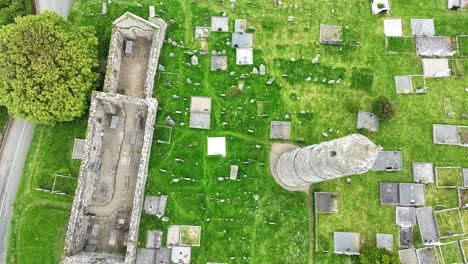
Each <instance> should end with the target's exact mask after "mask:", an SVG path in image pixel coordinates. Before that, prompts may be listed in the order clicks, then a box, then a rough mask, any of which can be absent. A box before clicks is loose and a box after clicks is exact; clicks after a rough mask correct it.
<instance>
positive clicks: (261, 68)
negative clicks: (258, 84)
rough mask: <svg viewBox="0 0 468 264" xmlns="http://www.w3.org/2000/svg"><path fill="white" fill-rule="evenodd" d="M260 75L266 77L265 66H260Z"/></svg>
mask: <svg viewBox="0 0 468 264" xmlns="http://www.w3.org/2000/svg"><path fill="white" fill-rule="evenodd" d="M259 73H260V75H265V74H266V67H265V65H264V64H261V65H260V68H259Z"/></svg>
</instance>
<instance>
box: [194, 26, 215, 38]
mask: <svg viewBox="0 0 468 264" xmlns="http://www.w3.org/2000/svg"><path fill="white" fill-rule="evenodd" d="M210 33H211V28H209V27H200V26H196V27H195V40H206V39H208V37H209V36H210Z"/></svg>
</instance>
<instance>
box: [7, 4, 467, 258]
mask: <svg viewBox="0 0 468 264" xmlns="http://www.w3.org/2000/svg"><path fill="white" fill-rule="evenodd" d="M137 3H140V4H142V5H143V7H141V8H139V7H137V5H136V4H137ZM150 4H151V5H155V6H156V7H155V8H156V10H164V12H165V13H164V14H161V16H162V18H164V19H166V20H167V21H168V20H171V19H173V20H174V21H175V24H173V25H170V26H169V27H168V32H167V37H168V38H171V39H172V40H175V41H177V42H178V43H180V42H181V41H183V42H184V44H185V47H186V49H181V48H179V47H173V46H171V45H167V44H166V45H164V47H163V50H162V52H161V58H160V64H161V65H164V66H165V68H166V73H165V74H158V77H157V78H156V81H155V89H154V95H155V97H156V98H157V99H158V101H159V107H160V108H161V110H160V111H159V112H158V117H157V124H158V125H166V124H165V122H164V119H165V117H167V116H171V117H172V118H173V119H174V121H175V122H176V123H177V124H178V125H177V126H175V127H174V128H173V131H172V140H171V144H170V145H168V144H157V143H154V144H153V147H152V155H151V163H150V168H149V175H148V182H147V186H146V191H145V192H146V193H147V194H151V195H160V194H166V195H168V196H169V198H168V203H167V208H166V215H167V216H168V217H169V218H170V220H169V221H168V222H162V221H161V220H159V219H157V218H156V217H153V216H149V215H146V214H143V215H142V220H141V225H140V237H139V245H140V246H144V244H145V240H146V231H147V230H152V229H159V230H162V231H164V232H165V234H166V233H167V228H168V227H169V226H170V225H173V224H180V225H198V226H201V227H202V236H201V246H200V247H194V248H193V249H192V261H193V262H194V263H206V262H208V261H214V262H226V263H231V262H236V263H237V262H238V263H312V262H313V263H320V264H328V263H330V264H334V263H358V258H357V257H348V256H340V255H335V254H333V253H332V252H333V232H334V231H347V232H360V233H361V240H362V241H363V242H364V243H371V244H373V243H375V234H376V233H387V234H394V241H395V245H394V248H395V250H396V249H397V248H398V247H397V242H398V241H397V226H396V225H395V208H394V207H392V206H382V205H380V201H379V183H380V182H412V180H413V179H412V176H411V162H413V161H419V162H433V163H435V164H446V165H447V166H456V167H466V166H468V163H467V161H466V158H465V157H466V156H467V155H468V148H462V147H457V146H447V145H435V144H433V143H432V124H434V123H447V124H457V125H468V120H466V118H465V119H463V118H462V117H460V115H456V116H454V117H452V118H447V117H445V115H444V106H443V98H450V99H451V100H452V101H454V102H464V100H465V101H466V93H465V92H464V88H465V87H466V83H467V77H466V76H464V77H462V78H445V79H428V80H426V83H427V86H428V87H429V88H430V89H429V90H428V93H427V94H424V95H408V96H397V95H396V94H395V88H394V76H395V75H405V74H422V67H421V60H420V59H419V58H417V57H416V56H415V54H414V53H413V52H411V53H409V54H386V49H385V37H384V34H383V19H384V18H401V19H402V20H403V31H404V35H405V36H409V35H410V34H411V29H410V19H411V18H425V17H434V18H435V27H436V32H437V34H438V35H455V34H460V33H463V30H464V29H465V28H468V13H466V12H449V11H447V10H446V1H444V0H435V1H430V2H427V1H426V2H421V1H419V0H406V1H403V0H394V1H392V9H393V12H392V13H391V14H389V15H384V16H372V15H371V14H370V10H369V4H368V1H366V0H351V1H346V2H345V1H308V2H307V3H306V2H304V1H298V5H299V7H298V8H297V9H296V8H294V7H292V8H289V3H288V7H287V8H284V7H280V8H274V7H273V5H272V1H270V0H259V1H237V3H236V7H235V9H231V8H230V7H229V5H230V3H229V1H224V2H218V1H214V0H213V1H195V0H193V1H192V0H166V1H165V2H164V3H163V4H161V3H160V2H158V1H156V2H155V1H145V0H142V1H136V0H128V1H124V0H114V1H112V4H109V5H108V13H107V16H106V17H100V16H90V15H89V14H97V13H98V12H100V10H101V1H97V0H93V1H85V0H76V1H74V4H73V7H72V12H71V14H70V16H69V20H70V21H72V22H73V23H76V24H79V25H91V26H94V27H95V28H96V30H97V32H98V36H99V38H100V44H99V54H100V58H101V59H104V60H105V59H107V53H108V46H109V39H110V35H111V29H112V28H111V25H112V21H113V20H114V19H116V18H117V17H119V16H120V15H122V14H123V12H125V11H130V12H133V13H135V14H137V15H140V16H142V17H144V18H146V17H147V16H148V6H149V5H150ZM285 4H286V3H285ZM332 10H333V13H332ZM223 11H226V12H228V14H229V15H230V17H231V18H232V19H234V18H246V19H248V21H247V23H248V26H254V27H256V29H257V30H256V31H255V32H254V43H255V44H254V46H255V49H254V56H255V57H254V64H255V66H256V67H257V68H258V66H259V65H260V64H261V63H264V64H265V65H266V67H267V75H265V76H260V75H254V74H251V71H252V67H251V66H243V67H238V66H236V65H235V51H234V50H233V49H231V48H230V46H228V45H227V44H226V42H227V41H230V34H228V33H218V32H213V33H212V34H211V37H210V39H209V40H208V49H209V50H210V51H211V50H223V49H225V50H226V51H227V54H228V58H229V61H228V64H229V66H228V70H227V71H225V72H210V71H209V64H210V56H199V62H200V65H198V66H191V67H185V66H184V63H185V62H190V55H188V54H187V51H191V50H196V49H199V48H200V44H199V43H198V42H195V41H193V36H194V32H193V28H194V27H195V26H209V25H210V19H205V13H208V17H209V16H211V15H220V14H221V13H222V12H223ZM288 16H294V18H295V19H294V22H290V23H288V22H287V17H288ZM232 19H231V28H233V26H234V25H233V24H234V23H233V21H232ZM321 23H322V24H333V25H340V26H343V27H345V30H344V39H343V42H344V43H343V45H342V46H327V45H321V44H319V30H318V29H319V24H321ZM465 33H466V32H465ZM357 44H358V45H357ZM403 47H404V48H409V44H408V43H404V45H403ZM170 53H173V54H174V57H170V56H169V54H170ZM316 54H320V55H321V56H320V59H319V63H318V64H313V63H312V62H311V59H312V58H314V57H315V56H316ZM291 58H295V62H292V61H291ZM462 64H463V66H464V67H466V65H468V63H467V61H466V60H463V61H462ZM230 72H234V74H233V75H230ZM167 73H175V75H171V74H167ZM241 74H244V75H245V78H244V79H243V82H244V88H243V90H242V91H239V90H235V92H233V90H232V89H231V88H232V87H233V86H234V87H235V86H238V85H239V81H240V80H239V77H240V75H241ZM283 76H285V77H283ZM271 77H274V78H275V82H274V83H273V84H272V85H266V81H267V80H268V79H269V78H271ZM309 77H310V80H309ZM315 78H317V79H316V80H315ZM187 79H190V80H191V81H192V84H188V83H187V82H186V80H187ZM324 79H325V80H324ZM338 79H339V80H340V82H339V83H337V82H336V81H337V80H338ZM330 80H334V81H335V83H329V81H330ZM166 82H171V84H172V86H170V87H169V86H165V85H164V84H165V83H166ZM195 83H198V84H199V85H198V86H197V85H195ZM174 95H177V96H174ZM192 95H197V96H211V97H212V99H213V101H212V116H211V129H210V130H208V131H205V130H194V129H190V128H188V125H187V124H188V123H189V117H190V113H189V112H188V109H189V107H190V96H192ZM381 95H385V96H388V97H390V98H391V99H392V100H393V101H394V102H395V105H396V107H397V115H396V117H395V119H393V120H391V121H385V122H381V123H380V125H379V132H378V133H373V134H370V135H369V137H370V139H371V140H372V141H374V142H375V143H376V144H378V145H381V146H382V147H383V148H384V149H385V150H397V149H401V150H402V152H403V167H404V170H403V171H401V172H391V173H387V172H369V173H367V174H365V175H361V176H355V177H352V183H347V182H346V179H337V180H334V181H329V182H323V183H320V184H317V185H313V186H311V192H314V191H333V192H337V193H338V194H339V204H340V206H339V207H340V213H337V214H330V215H327V214H321V215H319V216H318V219H317V222H318V228H317V249H318V252H316V251H315V242H316V241H315V232H314V231H315V230H314V228H313V223H314V222H315V219H314V218H313V217H310V218H309V214H308V212H309V211H310V210H313V208H312V207H311V206H312V205H313V201H311V199H308V197H307V195H306V194H302V193H291V192H287V191H285V190H283V189H282V188H281V187H279V186H278V185H277V184H276V183H275V182H274V180H273V179H272V178H271V176H270V175H269V164H268V160H269V156H268V155H269V150H270V146H271V144H272V143H273V142H275V141H272V140H269V138H268V137H269V125H270V121H272V120H279V121H290V122H292V135H291V138H292V140H296V139H299V138H302V139H304V142H303V143H301V144H302V145H309V144H316V143H319V142H321V141H323V140H330V139H334V138H339V137H343V136H345V135H348V134H351V133H358V132H359V131H357V130H356V129H355V126H356V118H357V111H358V110H363V111H369V110H371V106H372V102H373V100H375V98H377V97H379V96H381ZM176 98H178V99H176ZM257 102H268V103H263V104H262V103H260V104H258V103H257ZM176 111H181V114H178V113H176ZM259 115H262V116H259ZM287 116H288V117H289V119H287V118H286V117H287ZM80 122H81V121H77V122H75V124H74V125H73V126H77V127H79V129H77V130H71V127H68V129H66V131H63V132H58V131H57V130H55V129H49V128H47V129H46V128H43V132H42V133H41V132H40V131H39V132H36V135H35V137H34V140H33V146H32V149H31V153H30V155H29V158H28V163H27V168H26V172H25V178H26V179H29V180H27V181H28V182H29V183H28V184H29V185H28V188H29V189H28V191H27V192H26V191H25V189H24V188H23V189H22V192H23V193H25V192H26V194H23V195H21V194H20V199H19V201H20V202H17V204H18V205H17V207H16V208H15V214H16V217H17V218H18V219H19V218H21V219H22V221H24V222H25V223H28V221H31V222H32V221H34V220H33V219H30V218H29V217H27V216H26V217H21V214H20V209H21V208H24V204H25V203H26V202H27V201H31V200H32V199H33V198H35V197H40V199H44V200H47V201H51V203H56V202H57V203H58V202H60V204H66V205H68V206H69V205H70V202H71V198H70V197H61V196H57V195H52V194H48V193H38V192H37V193H36V192H32V193H31V190H33V189H34V188H35V187H36V186H35V185H36V184H37V183H43V182H44V183H46V184H48V183H49V182H50V180H49V179H48V178H47V177H49V176H50V175H52V174H54V173H58V172H60V173H70V174H72V176H76V174H74V172H75V171H76V170H77V168H78V166H77V165H75V162H72V163H70V161H69V160H68V161H67V160H66V159H67V158H68V157H69V156H70V155H69V154H70V151H71V150H70V145H69V143H64V142H61V141H59V140H55V141H53V142H50V140H51V139H52V138H54V137H53V135H54V133H55V134H57V133H59V134H60V133H63V135H61V137H63V138H66V139H67V140H66V142H70V141H68V140H71V139H73V138H74V137H81V138H82V137H83V136H84V130H85V129H86V127H85V125H84V123H85V122H84V121H83V123H80ZM181 122H183V123H185V126H180V125H179V124H180V123H181ZM64 130H65V129H64ZM330 130H331V131H332V132H329V131H330ZM70 131H73V132H70ZM322 132H327V133H328V134H329V137H328V139H325V138H323V137H322ZM74 133H76V134H74ZM158 133H159V132H158ZM158 135H159V134H158ZM160 136H164V133H161V135H160ZM208 136H226V140H227V156H226V157H207V156H206V138H207V137H208ZM158 137H159V136H158ZM43 138H46V139H49V142H44V141H41V139H43ZM47 144H51V147H50V148H51V149H52V150H53V153H62V155H63V157H55V158H53V159H52V160H54V159H55V162H58V163H59V164H58V165H54V164H53V162H54V161H52V164H51V163H50V162H49V161H46V160H44V159H43V158H41V157H39V156H40V154H39V153H44V155H47V154H46V153H47V152H48V150H47V147H46V146H48V145H47ZM70 144H71V143H70ZM257 145H258V146H260V148H258V147H257ZM53 155H54V156H55V155H56V154H53ZM176 159H182V160H184V162H176V161H175V160H176ZM230 165H238V166H239V176H238V179H239V181H229V180H224V181H219V180H218V178H219V177H227V176H229V169H230ZM32 168H34V170H35V171H37V172H41V173H33V171H32ZM32 175H39V176H37V177H38V178H37V179H34V178H35V177H36V176H32ZM31 179H33V180H31ZM175 179H178V182H175V181H174V180H175ZM23 181H25V180H24V179H23ZM47 186H48V185H47ZM33 195H34V196H33ZM23 196H24V197H25V198H21V197H23ZM426 200H427V201H426V203H427V205H430V206H433V207H434V208H436V209H446V208H454V207H457V206H458V200H457V191H456V189H437V188H435V185H434V184H432V185H427V186H426ZM310 223H312V227H311V225H310ZM13 224H15V222H14V223H13ZM50 226H51V227H55V228H56V229H60V228H61V227H62V225H61V224H60V223H51V224H50ZM14 227H15V225H14V226H13V228H14ZM18 236H19V234H18V233H17V232H14V233H13V235H12V236H11V237H10V245H11V244H13V245H15V246H14V247H13V249H10V251H9V258H10V260H11V259H14V258H16V256H17V255H21V254H22V253H21V251H23V250H25V249H24V248H23V247H20V246H18V242H17V240H18V239H17V237H18ZM57 237H58V235H57ZM44 247H49V248H50V249H53V250H55V245H54V244H53V242H50V243H49V244H46V245H44ZM324 251H329V252H324ZM54 252H55V251H54ZM44 254H46V253H44ZM56 254H58V253H56ZM30 260H31V262H32V261H33V260H34V258H31V259H30ZM10 263H11V262H10ZM26 263H27V261H26Z"/></svg>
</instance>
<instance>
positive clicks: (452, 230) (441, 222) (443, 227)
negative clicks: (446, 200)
mask: <svg viewBox="0 0 468 264" xmlns="http://www.w3.org/2000/svg"><path fill="white" fill-rule="evenodd" d="M434 216H435V218H436V221H437V225H438V226H439V234H440V237H441V238H447V237H452V236H458V235H462V234H463V233H464V232H463V227H462V222H461V216H460V210H459V209H458V208H454V209H446V210H441V211H434Z"/></svg>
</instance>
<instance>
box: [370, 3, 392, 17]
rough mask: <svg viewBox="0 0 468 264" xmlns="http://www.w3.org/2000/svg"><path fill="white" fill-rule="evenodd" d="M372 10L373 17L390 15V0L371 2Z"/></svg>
mask: <svg viewBox="0 0 468 264" xmlns="http://www.w3.org/2000/svg"><path fill="white" fill-rule="evenodd" d="M371 10H372V14H373V15H378V14H386V13H390V11H391V10H390V0H373V1H371Z"/></svg>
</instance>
